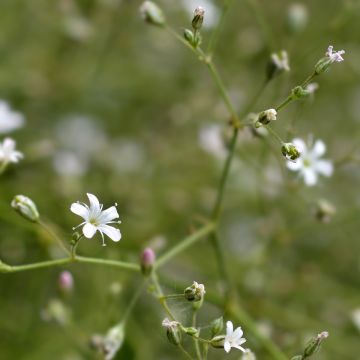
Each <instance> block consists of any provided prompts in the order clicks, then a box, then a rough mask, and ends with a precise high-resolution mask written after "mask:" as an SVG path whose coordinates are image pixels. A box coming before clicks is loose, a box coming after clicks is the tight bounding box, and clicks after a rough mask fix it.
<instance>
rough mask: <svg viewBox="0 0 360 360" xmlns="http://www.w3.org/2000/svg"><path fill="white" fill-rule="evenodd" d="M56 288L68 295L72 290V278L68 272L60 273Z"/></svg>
mask: <svg viewBox="0 0 360 360" xmlns="http://www.w3.org/2000/svg"><path fill="white" fill-rule="evenodd" d="M58 286H59V289H60V291H62V292H63V293H70V292H71V291H72V289H73V288H74V278H73V276H72V274H71V272H70V271H66V270H65V271H62V272H61V273H60V275H59V279H58Z"/></svg>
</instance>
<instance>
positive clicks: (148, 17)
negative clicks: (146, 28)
mask: <svg viewBox="0 0 360 360" xmlns="http://www.w3.org/2000/svg"><path fill="white" fill-rule="evenodd" d="M140 14H141V17H142V18H143V19H144V20H145V21H146V22H147V23H149V24H151V25H156V26H164V25H165V16H164V13H163V11H162V10H161V9H160V7H159V6H158V5H156V4H155V3H153V2H152V1H145V2H143V4H142V5H141V6H140Z"/></svg>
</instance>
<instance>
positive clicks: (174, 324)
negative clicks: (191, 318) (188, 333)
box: [161, 318, 180, 329]
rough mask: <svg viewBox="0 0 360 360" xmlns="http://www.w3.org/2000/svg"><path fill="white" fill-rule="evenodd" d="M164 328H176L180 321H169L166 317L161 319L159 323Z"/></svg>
mask: <svg viewBox="0 0 360 360" xmlns="http://www.w3.org/2000/svg"><path fill="white" fill-rule="evenodd" d="M161 325H162V326H163V327H164V328H165V329H171V328H176V327H178V326H179V325H180V323H179V322H178V321H171V320H169V319H168V318H165V319H164V320H163V321H162V324H161Z"/></svg>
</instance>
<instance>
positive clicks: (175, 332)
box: [162, 318, 182, 345]
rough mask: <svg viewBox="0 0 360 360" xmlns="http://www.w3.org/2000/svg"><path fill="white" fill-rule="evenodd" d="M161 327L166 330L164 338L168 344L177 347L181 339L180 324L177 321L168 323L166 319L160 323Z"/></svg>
mask: <svg viewBox="0 0 360 360" xmlns="http://www.w3.org/2000/svg"><path fill="white" fill-rule="evenodd" d="M162 326H163V327H164V328H166V336H167V338H168V340H169V342H170V343H171V344H173V345H179V344H180V343H181V338H182V333H181V328H180V323H179V322H178V321H170V320H169V319H168V318H165V319H164V320H163V322H162Z"/></svg>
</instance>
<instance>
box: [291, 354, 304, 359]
mask: <svg viewBox="0 0 360 360" xmlns="http://www.w3.org/2000/svg"><path fill="white" fill-rule="evenodd" d="M291 360H303V356H302V355H296V356H294V357H292V358H291Z"/></svg>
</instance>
